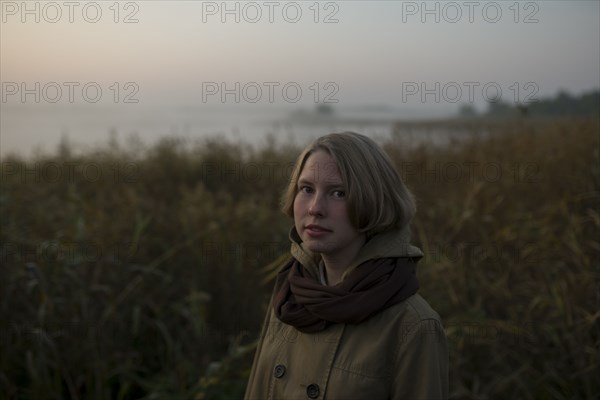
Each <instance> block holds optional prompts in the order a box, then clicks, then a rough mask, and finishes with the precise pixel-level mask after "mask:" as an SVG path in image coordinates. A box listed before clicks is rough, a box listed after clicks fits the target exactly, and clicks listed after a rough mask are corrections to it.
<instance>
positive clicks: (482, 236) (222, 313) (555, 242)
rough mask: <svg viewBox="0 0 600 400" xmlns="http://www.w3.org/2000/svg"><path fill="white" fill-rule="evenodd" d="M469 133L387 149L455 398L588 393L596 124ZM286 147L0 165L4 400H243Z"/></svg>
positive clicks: (289, 157) (283, 229)
mask: <svg viewBox="0 0 600 400" xmlns="http://www.w3.org/2000/svg"><path fill="white" fill-rule="evenodd" d="M468 129H471V130H472V131H473V137H472V138H471V139H470V140H467V141H464V142H456V143H453V144H451V145H450V146H448V147H444V148H438V147H433V146H421V147H419V148H417V149H409V148H406V147H405V146H403V145H402V141H401V140H399V139H400V138H397V137H396V138H394V137H392V138H391V139H390V140H389V141H387V142H386V143H384V147H385V148H386V150H387V151H388V152H389V154H390V155H391V156H392V158H393V159H394V161H395V162H396V164H397V166H398V169H399V170H400V172H401V174H402V175H403V177H404V178H405V180H406V182H407V184H408V186H409V187H410V188H411V190H412V191H413V192H414V193H415V195H416V197H417V200H418V207H419V210H418V213H417V217H416V219H415V220H414V223H413V232H414V233H413V239H414V242H415V243H416V244H418V245H419V246H421V247H422V248H423V250H424V252H425V254H426V256H425V258H424V259H423V260H422V261H421V263H420V267H419V279H420V282H421V292H422V294H423V295H424V297H425V298H427V300H428V301H429V302H430V303H431V304H432V306H433V307H434V308H435V309H436V310H437V311H438V312H439V313H440V315H441V316H442V318H443V320H444V323H445V326H446V330H447V334H448V338H449V343H450V348H451V394H452V397H453V398H456V399H496V398H520V399H587V398H595V397H598V395H599V394H600V384H599V383H598V380H597V376H600V374H599V372H600V370H599V365H600V359H599V350H600V348H599V347H600V329H599V328H600V326H599V319H600V312H599V311H598V309H599V307H598V305H599V304H600V291H599V287H600V286H599V277H600V262H599V261H600V260H599V254H600V242H599V240H598V237H599V235H598V233H599V232H600V229H599V228H600V208H599V200H600V197H599V194H600V159H599V158H600V155H599V151H600V150H599V146H600V143H599V140H600V139H599V136H600V128H599V123H598V120H597V119H562V120H548V121H526V120H525V121H523V120H521V121H518V120H516V121H508V122H502V123H498V122H495V123H486V122H481V123H477V124H473V123H472V122H471V123H469V125H468ZM483 131H485V132H487V135H485V137H483V136H482V135H481V132H483ZM298 151H299V149H297V148H294V147H291V146H280V145H276V144H274V143H271V144H269V145H267V146H265V147H263V148H253V147H248V146H245V145H242V144H233V143H227V142H224V141H221V140H217V139H210V140H206V141H204V142H202V143H201V144H199V145H193V146H190V145H188V144H186V143H183V142H179V141H177V140H165V141H163V142H161V143H160V144H158V145H156V146H153V147H151V148H149V149H145V150H144V151H140V150H139V149H135V148H129V147H125V148H123V147H120V146H119V145H117V144H116V143H112V144H111V145H109V146H106V147H105V148H102V149H97V150H94V151H90V152H87V153H85V154H83V155H81V154H79V155H77V154H74V152H73V151H72V150H71V149H70V148H69V147H68V146H63V148H62V149H61V151H59V152H57V153H56V154H52V155H38V156H37V157H36V158H34V159H33V160H23V159H21V158H18V157H7V158H5V159H4V160H3V161H2V190H1V193H0V212H1V215H2V219H1V221H0V222H1V224H0V229H1V232H0V237H1V240H2V253H1V258H2V260H1V261H2V267H1V269H0V324H1V325H0V329H1V331H0V332H1V349H2V351H0V397H3V398H7V399H140V398H143V399H154V398H160V399H162V398H169V399H192V398H196V399H235V398H240V397H241V395H242V393H243V390H244V387H245V380H246V378H247V374H248V370H249V367H250V363H251V361H252V356H253V347H252V343H253V341H254V340H255V339H256V338H257V336H258V330H259V327H260V323H261V322H262V317H263V314H264V306H265V301H266V299H267V297H268V294H269V292H270V285H269V284H267V285H263V284H261V282H262V281H263V280H264V279H265V273H264V271H265V268H264V266H265V265H268V264H269V263H270V262H272V261H273V260H274V259H276V258H277V257H278V256H279V255H281V254H282V253H285V252H286V251H287V230H288V228H289V225H290V221H288V220H287V218H286V217H284V216H283V215H282V214H281V213H280V212H279V211H278V201H279V194H280V193H281V190H282V189H283V187H284V186H285V184H286V181H287V177H288V174H289V172H290V165H291V163H292V162H293V161H294V159H295V156H296V155H297V153H298ZM98 171H101V172H100V173H99V172H98ZM58 172H60V173H61V174H62V175H61V176H60V177H58ZM71 172H72V173H71ZM53 173H54V175H53ZM267 270H268V268H267ZM261 271H263V272H261Z"/></svg>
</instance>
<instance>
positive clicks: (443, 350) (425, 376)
mask: <svg viewBox="0 0 600 400" xmlns="http://www.w3.org/2000/svg"><path fill="white" fill-rule="evenodd" d="M399 340H400V342H399V344H398V347H397V351H396V353H395V357H394V363H395V365H394V367H395V368H394V371H393V372H392V393H391V394H392V395H391V399H392V400H400V399H411V400H421V399H423V400H424V399H436V400H438V399H447V398H448V345H447V341H446V334H445V332H444V327H443V326H442V324H441V322H440V320H439V319H435V318H431V319H424V320H420V321H419V322H416V323H414V324H412V325H411V326H409V327H407V329H405V330H404V331H403V332H402V333H401V335H400V338H399Z"/></svg>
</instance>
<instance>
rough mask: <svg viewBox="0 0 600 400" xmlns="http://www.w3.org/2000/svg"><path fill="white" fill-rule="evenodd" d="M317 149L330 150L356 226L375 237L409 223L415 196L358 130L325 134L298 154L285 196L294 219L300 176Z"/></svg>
mask: <svg viewBox="0 0 600 400" xmlns="http://www.w3.org/2000/svg"><path fill="white" fill-rule="evenodd" d="M318 150H324V151H325V152H327V153H328V154H329V155H330V156H331V157H332V158H333V159H334V160H335V162H336V164H337V166H338V168H339V170H340V174H341V177H342V181H343V183H344V186H345V189H346V195H347V199H348V213H349V215H348V217H349V218H350V221H351V222H352V224H353V225H354V227H355V228H357V229H358V230H359V231H360V232H364V233H366V234H367V236H372V235H374V234H376V233H379V232H384V231H387V230H390V229H394V228H400V229H401V228H404V227H406V226H408V224H409V223H410V220H411V219H412V218H413V216H414V214H415V212H416V206H415V201H414V197H413V195H412V194H411V193H410V191H409V190H408V189H407V187H406V186H405V185H404V183H403V182H402V179H401V178H400V175H399V174H398V172H397V171H396V169H395V168H394V165H393V163H392V161H391V160H390V158H389V157H388V155H387V154H386V153H385V152H384V151H383V150H382V149H381V148H380V147H379V146H378V145H377V144H376V143H375V142H374V141H373V140H372V139H370V138H368V137H366V136H364V135H361V134H358V133H355V132H342V133H331V134H329V135H325V136H322V137H320V138H318V139H316V140H315V141H313V142H312V143H311V144H309V145H308V146H307V147H306V148H305V149H304V151H303V152H302V153H301V154H300V155H299V156H298V159H297V160H296V165H295V167H294V170H293V171H292V176H291V178H290V183H289V185H288V187H287V189H286V191H285V192H284V194H283V198H282V210H283V212H284V213H285V214H286V215H288V216H289V217H291V218H294V200H295V198H296V195H297V193H298V179H299V178H300V174H301V172H302V168H304V164H305V163H306V160H307V159H308V157H309V156H310V155H311V154H312V153H314V152H316V151H318Z"/></svg>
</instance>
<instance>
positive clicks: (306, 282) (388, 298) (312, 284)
mask: <svg viewBox="0 0 600 400" xmlns="http://www.w3.org/2000/svg"><path fill="white" fill-rule="evenodd" d="M415 269H416V262H415V261H413V260H412V259H410V258H407V257H400V258H380V259H377V260H369V261H366V262H364V263H362V264H361V265H359V266H358V267H356V268H355V269H354V270H352V271H350V272H349V273H348V275H347V276H346V278H345V279H344V280H343V281H342V282H340V283H338V284H337V285H335V286H324V285H322V284H321V283H320V282H317V281H316V280H314V279H313V278H311V277H310V275H309V274H308V273H307V272H306V271H305V269H304V266H303V265H302V264H300V262H298V260H296V259H294V258H292V260H291V261H290V262H289V263H288V264H287V265H286V266H285V267H284V268H283V269H282V270H281V271H280V272H279V274H278V275H277V279H276V281H275V293H274V296H273V307H274V310H275V314H276V315H277V318H279V319H280V320H281V321H282V322H284V323H286V324H288V325H292V326H294V327H296V329H298V330H299V331H302V332H306V333H312V332H319V331H322V330H323V329H325V328H326V327H327V326H328V325H329V324H332V323H348V324H358V323H360V322H362V321H364V320H366V319H367V318H369V317H370V316H372V315H373V314H376V313H377V312H379V311H381V310H383V309H386V308H388V307H390V306H393V305H394V304H398V303H399V302H401V301H402V300H405V299H407V298H408V297H410V296H412V295H413V294H415V293H416V292H417V290H418V289H419V284H418V282H417V277H416V273H415Z"/></svg>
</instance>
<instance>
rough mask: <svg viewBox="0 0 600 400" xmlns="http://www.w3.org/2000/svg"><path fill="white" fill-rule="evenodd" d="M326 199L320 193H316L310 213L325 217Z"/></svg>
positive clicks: (310, 206) (311, 203)
mask: <svg viewBox="0 0 600 400" xmlns="http://www.w3.org/2000/svg"><path fill="white" fill-rule="evenodd" d="M323 202H324V199H323V197H322V196H321V195H320V194H315V195H314V196H313V198H312V199H311V201H310V204H309V207H308V214H309V215H312V216H320V217H323V216H324V215H325V206H324V204H323Z"/></svg>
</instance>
